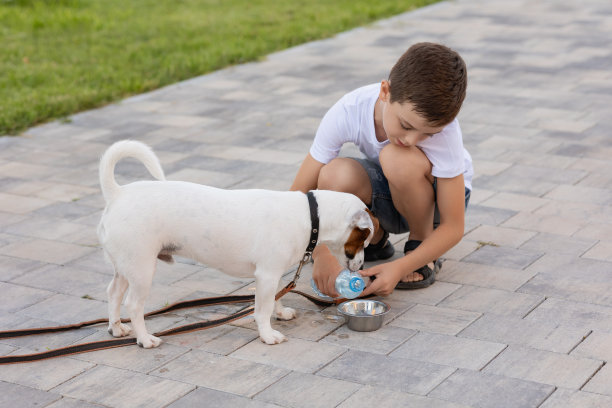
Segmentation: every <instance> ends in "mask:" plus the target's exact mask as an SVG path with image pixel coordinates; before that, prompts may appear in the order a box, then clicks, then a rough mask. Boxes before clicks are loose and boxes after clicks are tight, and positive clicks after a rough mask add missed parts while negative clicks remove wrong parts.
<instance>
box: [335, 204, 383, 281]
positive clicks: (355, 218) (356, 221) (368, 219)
mask: <svg viewBox="0 0 612 408" xmlns="http://www.w3.org/2000/svg"><path fill="white" fill-rule="evenodd" d="M375 224H378V220H377V219H376V218H374V217H373V216H372V213H371V212H370V210H368V209H367V208H364V209H362V210H359V211H357V212H356V213H354V214H353V215H352V216H351V220H350V222H349V230H350V232H349V234H348V238H347V239H346V241H345V242H344V247H343V249H344V251H343V254H342V255H341V259H342V260H343V261H345V265H346V267H347V268H348V269H350V270H351V271H357V270H359V268H361V266H362V265H363V262H364V254H363V250H364V248H365V247H367V246H368V244H369V243H370V241H371V240H372V236H373V235H374V231H375V230H376V228H377V225H375Z"/></svg>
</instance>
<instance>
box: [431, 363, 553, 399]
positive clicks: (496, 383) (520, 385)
mask: <svg viewBox="0 0 612 408" xmlns="http://www.w3.org/2000/svg"><path fill="white" fill-rule="evenodd" d="M554 390H555V387H554V386H552V385H545V384H539V383H535V382H531V381H524V380H519V379H514V378H508V377H504V376H500V375H493V374H489V373H486V372H485V373H483V372H478V371H470V370H458V371H457V372H455V373H454V374H453V375H451V376H450V377H449V378H448V379H447V380H446V381H444V382H443V383H442V384H440V385H439V386H438V387H437V388H436V389H435V390H433V391H432V392H431V393H429V394H428V396H430V397H434V398H440V399H444V400H451V401H454V402H459V403H462V404H466V405H468V406H472V407H480V408H489V407H490V408H506V407H507V408H518V407H533V408H535V407H539V406H540V404H542V402H544V400H545V399H546V398H547V397H548V396H549V395H550V394H551V393H552V392H553V391H554Z"/></svg>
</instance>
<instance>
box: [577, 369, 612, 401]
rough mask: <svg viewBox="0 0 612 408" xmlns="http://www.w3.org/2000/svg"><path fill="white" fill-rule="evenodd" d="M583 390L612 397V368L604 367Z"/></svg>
mask: <svg viewBox="0 0 612 408" xmlns="http://www.w3.org/2000/svg"><path fill="white" fill-rule="evenodd" d="M582 390H583V391H587V392H594V393H597V394H604V395H608V396H612V368H610V365H609V364H607V365H605V366H603V367H602V368H601V370H599V371H598V372H597V374H595V376H594V377H593V378H591V379H590V380H589V382H588V383H587V384H586V385H585V386H584V387H583V388H582Z"/></svg>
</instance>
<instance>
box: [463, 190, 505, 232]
mask: <svg viewBox="0 0 612 408" xmlns="http://www.w3.org/2000/svg"><path fill="white" fill-rule="evenodd" d="M478 188H480V187H478ZM515 214H516V211H512V210H505V209H500V208H493V207H487V206H484V205H469V206H468V211H467V212H466V220H467V221H468V222H470V223H471V224H474V225H500V224H501V223H503V222H504V221H506V220H508V219H510V218H511V217H513V216H514V215H515Z"/></svg>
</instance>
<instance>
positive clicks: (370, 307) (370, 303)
mask: <svg viewBox="0 0 612 408" xmlns="http://www.w3.org/2000/svg"><path fill="white" fill-rule="evenodd" d="M389 309H391V308H390V307H389V305H388V304H386V303H384V302H381V301H379V300H368V299H353V300H347V301H346V302H343V303H340V304H339V305H338V312H339V313H340V314H341V315H343V316H344V318H345V320H346V324H347V326H348V328H349V329H351V330H355V331H362V332H364V331H374V330H378V329H380V326H382V324H383V321H384V320H385V315H386V314H387V313H388V312H389Z"/></svg>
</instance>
